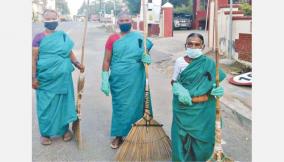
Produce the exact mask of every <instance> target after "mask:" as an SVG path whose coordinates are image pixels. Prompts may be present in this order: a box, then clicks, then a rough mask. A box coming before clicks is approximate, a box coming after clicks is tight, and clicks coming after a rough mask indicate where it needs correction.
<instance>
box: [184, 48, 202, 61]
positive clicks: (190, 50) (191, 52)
mask: <svg viewBox="0 0 284 162" xmlns="http://www.w3.org/2000/svg"><path fill="white" fill-rule="evenodd" d="M186 54H187V56H188V57H190V58H193V59H195V58H197V57H199V56H201V55H202V50H201V49H199V48H197V49H193V48H187V49H186Z"/></svg>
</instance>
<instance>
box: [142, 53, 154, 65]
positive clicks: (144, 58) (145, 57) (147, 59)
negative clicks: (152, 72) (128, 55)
mask: <svg viewBox="0 0 284 162" xmlns="http://www.w3.org/2000/svg"><path fill="white" fill-rule="evenodd" d="M141 61H142V62H143V63H144V64H148V65H149V64H151V63H152V60H151V56H150V55H148V54H143V55H142V59H141Z"/></svg>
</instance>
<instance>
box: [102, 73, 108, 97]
mask: <svg viewBox="0 0 284 162" xmlns="http://www.w3.org/2000/svg"><path fill="white" fill-rule="evenodd" d="M108 79H109V75H108V72H107V71H103V72H102V84H101V91H102V92H103V93H104V94H105V95H106V96H109V91H110V88H109V81H108Z"/></svg>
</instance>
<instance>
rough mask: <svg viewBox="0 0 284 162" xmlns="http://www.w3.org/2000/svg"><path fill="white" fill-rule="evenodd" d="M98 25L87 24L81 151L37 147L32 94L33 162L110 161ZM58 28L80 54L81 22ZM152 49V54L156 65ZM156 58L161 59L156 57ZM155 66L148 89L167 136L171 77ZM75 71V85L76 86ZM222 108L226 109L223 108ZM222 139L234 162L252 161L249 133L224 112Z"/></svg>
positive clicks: (56, 143) (56, 145) (37, 27)
mask: <svg viewBox="0 0 284 162" xmlns="http://www.w3.org/2000/svg"><path fill="white" fill-rule="evenodd" d="M100 26H101V25H100V24H97V23H93V22H91V23H88V31H87V38H86V45H85V66H86V70H85V75H86V76H85V77H86V81H85V91H84V94H83V99H82V116H83V119H82V132H83V139H84V146H83V150H78V149H77V146H76V143H75V141H74V140H72V141H70V142H67V143H66V142H64V141H63V140H62V139H61V138H56V139H53V143H52V145H49V146H43V145H41V144H40V141H39V138H40V135H39V129H38V123H37V117H36V108H35V102H36V101H35V95H34V96H33V120H32V125H33V127H32V131H33V132H32V139H33V140H32V141H33V143H32V146H33V147H32V149H33V150H32V151H33V155H32V158H33V161H35V162H38V161H112V160H113V159H114V156H115V153H116V150H112V149H111V148H110V146H109V143H110V141H111V137H110V123H111V113H112V109H111V97H106V96H105V95H104V94H103V93H102V92H101V91H100V82H101V65H102V59H103V54H104V44H105V41H106V39H107V37H108V35H109V34H110V33H107V32H106V31H105V29H104V28H101V27H100ZM58 29H63V30H64V31H65V32H67V33H68V34H69V35H70V37H71V38H72V39H73V40H74V42H75V47H74V50H73V51H74V52H75V53H76V55H78V59H79V58H80V57H79V54H80V50H81V43H82V33H83V23H82V22H65V23H61V24H60V26H59V27H58ZM42 30H43V27H42V25H41V24H33V30H32V34H33V37H34V35H35V34H36V33H38V32H40V31H42ZM155 48H158V47H155V46H154V47H153V50H152V52H151V55H153V62H154V64H155V59H159V60H160V58H157V57H155V56H154V55H155V51H156V50H155ZM158 57H163V55H162V54H159V56H158ZM156 67H157V66H153V67H151V66H150V74H149V78H150V86H151V95H152V102H153V111H154V118H155V119H156V120H157V121H159V122H160V123H162V124H164V127H163V128H164V129H165V131H166V133H167V134H168V135H170V128H171V120H172V107H171V100H172V93H171V86H170V78H169V77H168V76H167V75H166V74H164V73H161V72H160V69H158V68H156ZM78 73H79V72H78V70H76V71H74V73H73V77H74V79H73V80H74V85H76V81H77V76H78ZM222 106H223V107H222V108H223V109H224V110H226V107H225V106H224V105H222ZM223 120H224V128H223V139H224V142H225V143H224V144H223V147H224V150H225V153H226V154H227V155H228V156H230V157H232V158H233V159H235V160H236V161H242V162H246V161H251V131H250V130H247V129H245V128H243V127H242V126H240V125H239V123H237V122H236V121H235V120H233V119H232V117H231V114H229V113H226V111H223Z"/></svg>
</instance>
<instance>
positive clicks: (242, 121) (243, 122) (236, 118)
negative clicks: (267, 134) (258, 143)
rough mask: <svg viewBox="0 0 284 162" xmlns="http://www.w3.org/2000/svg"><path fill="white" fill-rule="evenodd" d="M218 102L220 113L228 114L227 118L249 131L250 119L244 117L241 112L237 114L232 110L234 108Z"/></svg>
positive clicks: (246, 116)
mask: <svg viewBox="0 0 284 162" xmlns="http://www.w3.org/2000/svg"><path fill="white" fill-rule="evenodd" d="M220 102H221V111H222V110H223V111H225V112H226V113H227V114H229V115H230V116H229V117H230V118H231V119H233V120H234V121H235V122H237V123H239V124H240V125H241V126H242V127H243V128H245V129H247V130H251V128H252V127H251V126H252V121H251V117H249V116H248V115H245V114H244V113H243V112H238V111H236V110H234V108H232V107H231V106H229V105H228V104H226V103H224V102H223V101H220Z"/></svg>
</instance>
